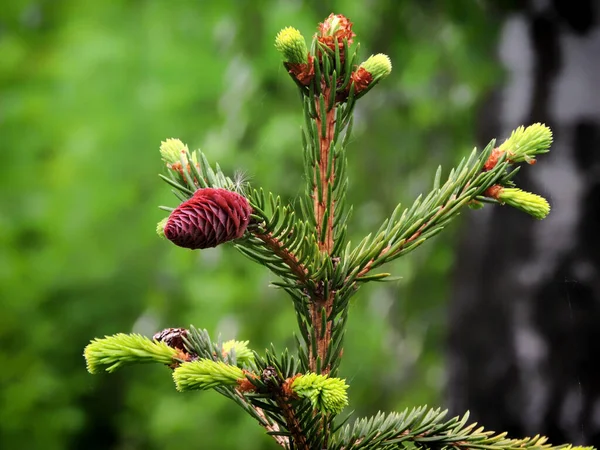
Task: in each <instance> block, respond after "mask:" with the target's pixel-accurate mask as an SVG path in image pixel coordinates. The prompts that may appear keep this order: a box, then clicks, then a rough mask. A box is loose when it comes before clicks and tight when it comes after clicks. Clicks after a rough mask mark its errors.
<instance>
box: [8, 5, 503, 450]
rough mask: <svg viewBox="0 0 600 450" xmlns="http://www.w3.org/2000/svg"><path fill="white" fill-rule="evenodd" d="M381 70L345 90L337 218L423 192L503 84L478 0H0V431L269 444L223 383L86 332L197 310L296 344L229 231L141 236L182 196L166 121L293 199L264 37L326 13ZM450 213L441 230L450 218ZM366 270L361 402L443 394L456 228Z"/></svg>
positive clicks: (194, 318) (275, 296) (355, 326)
mask: <svg viewBox="0 0 600 450" xmlns="http://www.w3.org/2000/svg"><path fill="white" fill-rule="evenodd" d="M332 11H335V12H337V13H343V14H346V15H347V16H348V17H350V19H352V20H353V21H354V22H355V27H354V30H355V32H356V33H357V35H358V38H357V40H358V41H360V42H361V55H362V56H363V57H364V59H366V58H367V57H368V56H369V55H370V54H371V53H376V52H384V53H387V54H389V55H390V57H391V59H392V61H393V64H394V71H393V73H392V76H391V77H389V78H388V79H386V80H385V81H384V82H383V83H382V84H381V85H380V86H378V87H377V88H376V89H374V90H373V91H372V92H371V93H370V94H369V95H368V96H366V97H365V98H364V99H363V100H361V101H360V102H359V106H358V109H357V112H356V120H355V129H354V136H353V143H352V145H351V148H350V150H349V156H350V161H349V166H350V178H351V187H350V199H349V200H350V203H354V204H355V212H354V216H353V219H352V222H351V231H350V232H351V235H352V239H353V240H356V239H357V238H360V237H361V236H362V235H363V234H364V233H366V232H368V231H370V230H373V229H374V228H375V227H376V226H378V224H379V223H380V222H381V221H382V220H383V219H384V218H385V216H386V215H387V214H389V213H390V212H391V211H392V210H393V208H394V206H395V205H396V204H397V202H398V201H403V202H412V199H413V198H414V197H415V196H416V195H417V194H418V193H420V192H424V191H427V190H428V189H429V186H430V183H431V182H432V178H433V173H434V170H435V167H436V166H437V164H443V165H444V166H445V167H446V168H447V169H449V168H450V167H449V166H450V165H451V164H452V163H454V162H456V160H457V159H458V157H459V155H461V154H464V153H466V152H467V151H469V150H470V149H471V147H472V145H473V142H474V138H473V131H474V130H473V129H474V117H475V113H476V106H477V102H478V101H479V100H480V99H481V96H482V94H483V93H485V92H486V91H487V90H488V89H490V88H491V87H492V86H493V85H494V83H497V81H498V76H497V70H496V67H495V66H494V64H493V61H492V59H493V58H491V56H490V55H491V50H492V48H493V43H494V39H495V33H496V29H495V25H494V22H493V20H492V18H491V17H490V14H489V11H486V10H485V9H484V8H483V7H482V6H481V4H480V3H479V2H474V1H467V0H460V1H453V2H444V1H442V0H439V1H433V0H429V1H426V2H411V1H394V0H373V1H370V2H360V1H351V0H345V1H344V0H340V1H334V2H329V3H328V2H319V1H317V0H312V1H306V2H302V1H299V0H296V1H290V2H285V1H275V0H268V1H267V0H263V1H260V0H259V1H254V2H246V3H243V2H236V1H233V0H229V1H225V0H224V1H221V2H199V1H183V0H181V1H178V2H166V1H152V0H148V1H142V0H137V1H133V0H130V1H125V0H112V1H98V2H80V1H77V0H61V1H59V0H54V1H50V0H48V1H43V0H38V1H27V0H22V1H18V0H12V1H10V0H9V1H8V2H4V3H3V5H2V8H1V9H0V143H1V146H0V158H1V162H2V163H1V164H0V187H1V192H2V196H1V197H0V245H1V251H0V367H1V370H0V448H6V449H16V448H20V449H42V448H43V449H45V450H59V449H82V448H86V449H109V448H112V449H162V450H169V449H182V448H207V449H217V448H222V449H229V448H242V447H243V448H245V449H259V448H275V447H276V446H275V444H273V443H271V442H270V438H268V437H266V436H265V435H264V433H263V430H262V429H260V428H259V427H258V426H256V424H255V423H254V422H253V421H252V420H251V419H250V418H248V417H246V416H245V415H243V414H242V412H241V410H237V409H236V408H235V406H234V405H231V404H228V403H226V402H225V400H224V399H223V398H221V397H219V396H218V395H217V394H216V393H210V392H208V393H190V394H181V393H177V392H176V391H175V389H174V386H173V384H172V381H171V379H170V373H169V369H167V368H161V367H151V368H146V367H142V368H128V369H126V370H123V371H120V372H118V373H116V374H113V375H110V376H108V375H97V376H91V375H89V374H88V373H87V372H86V371H85V364H84V360H83V357H82V351H83V348H84V346H85V345H86V344H87V343H88V342H89V340H90V339H92V338H93V337H96V336H103V335H107V334H112V333H116V332H131V331H135V332H141V333H144V334H147V335H151V334H152V333H153V332H154V331H156V330H159V329H162V328H164V327H168V326H187V325H188V324H189V323H193V324H194V325H196V326H198V327H205V328H207V329H208V330H209V331H210V332H211V333H212V334H213V335H215V336H216V335H217V334H218V333H221V334H222V336H223V337H224V338H226V339H230V338H234V337H235V338H238V339H249V340H250V341H251V345H252V346H253V348H255V349H261V348H264V347H265V346H267V345H268V344H269V343H270V342H274V343H275V344H276V346H277V347H278V348H283V347H284V346H289V347H292V346H293V340H292V336H291V334H290V331H291V330H292V329H293V327H294V326H295V319H294V317H293V311H292V307H291V303H290V302H289V301H288V299H286V298H285V295H284V294H283V293H282V292H280V291H277V290H275V289H272V288H269V287H268V283H269V280H270V279H272V276H271V275H270V274H269V273H268V272H267V271H266V269H263V268H261V267H257V266H255V265H254V264H252V263H251V262H250V261H248V260H246V259H244V258H243V257H242V256H241V255H240V254H238V253H237V252H235V250H234V249H233V248H231V247H229V246H224V248H217V249H213V250H206V251H201V252H191V251H186V250H183V249H180V248H177V247H175V246H173V245H171V244H170V243H168V242H166V241H161V240H160V239H159V238H158V237H157V236H156V235H155V224H156V222H158V221H159V220H160V219H161V218H162V217H163V214H162V213H161V211H160V210H158V209H157V205H159V204H165V205H170V206H175V205H176V204H177V202H176V199H175V197H173V196H172V194H170V192H169V189H168V188H167V186H166V185H164V184H163V183H162V182H160V181H159V179H158V177H157V176H156V174H157V173H159V172H160V171H161V170H162V167H161V162H160V158H159V155H158V147H159V145H160V142H161V140H163V139H165V138H168V137H178V138H180V139H182V140H183V141H184V142H186V143H187V144H189V146H190V148H198V147H201V148H202V149H203V150H204V151H205V152H206V153H207V154H208V155H209V157H210V158H212V161H213V162H219V163H220V164H221V166H222V167H223V168H224V169H225V170H226V171H228V172H230V173H233V172H234V171H235V170H242V171H243V172H244V174H245V175H246V176H247V177H248V178H249V179H250V181H251V183H253V185H255V186H263V187H264V188H266V189H267V190H272V191H274V192H276V193H279V194H281V195H283V196H284V197H285V198H287V199H289V200H290V201H294V198H295V197H296V196H297V195H299V194H300V193H301V192H302V189H303V188H302V183H303V180H302V177H301V173H302V171H301V166H300V165H301V150H300V132H299V128H300V124H301V108H300V105H299V102H298V94H297V92H296V89H295V87H294V85H293V83H292V81H291V80H289V79H288V76H287V74H286V73H285V70H284V69H283V67H282V65H281V63H280V60H279V55H278V54H277V52H276V51H275V50H274V48H273V40H274V36H275V35H276V33H277V32H278V31H279V30H280V29H281V28H283V27H284V26H288V25H293V26H295V27H297V28H299V29H300V30H301V31H302V32H303V33H304V34H305V36H306V37H307V38H310V36H311V35H312V34H313V32H314V29H315V26H316V24H317V22H319V21H321V20H322V19H323V18H324V17H326V16H327V15H328V14H329V13H330V12H332ZM451 234H452V233H451V232H450V235H451ZM450 235H448V233H447V235H446V236H445V238H441V239H437V240H436V241H435V243H433V245H432V244H429V245H428V246H425V247H424V248H423V249H420V250H419V251H418V252H416V253H415V254H413V255H411V256H410V257H408V258H404V259H403V260H401V261H398V262H397V263H395V264H394V265H393V267H390V271H393V272H394V273H395V274H398V275H400V276H402V279H401V280H400V281H399V282H396V283H390V284H387V285H378V286H369V287H368V288H365V289H364V290H363V291H362V292H360V293H359V295H357V296H356V298H355V300H354V304H353V306H352V310H351V318H350V324H349V330H348V337H347V344H346V346H345V360H344V362H343V365H342V370H341V375H342V376H344V377H346V378H347V380H348V382H349V383H350V384H351V388H350V391H349V393H350V402H351V405H350V408H349V409H353V410H355V411H356V414H361V415H362V414H367V413H372V412H374V411H377V410H378V409H382V410H391V409H399V408H402V407H404V406H405V405H413V404H417V403H425V402H429V403H430V404H439V403H440V402H441V398H440V392H441V389H442V387H443V382H444V372H443V360H442V345H443V336H444V303H443V302H444V300H445V298H446V297H447V293H446V286H447V284H446V277H447V274H448V269H449V267H450V266H451V265H452V261H453V253H452V246H451V239H450V238H451V236H450Z"/></svg>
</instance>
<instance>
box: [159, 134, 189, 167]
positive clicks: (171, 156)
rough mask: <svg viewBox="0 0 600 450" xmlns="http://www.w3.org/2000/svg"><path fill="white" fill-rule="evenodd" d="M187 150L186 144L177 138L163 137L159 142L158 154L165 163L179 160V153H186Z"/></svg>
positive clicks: (173, 162)
mask: <svg viewBox="0 0 600 450" xmlns="http://www.w3.org/2000/svg"><path fill="white" fill-rule="evenodd" d="M187 152H189V150H188V147H187V145H185V144H184V143H183V142H181V141H180V140H179V139H173V138H170V139H165V140H164V141H163V142H161V143H160V156H161V157H162V159H163V161H164V162H166V163H167V164H175V163H176V162H179V157H180V156H181V153H183V154H186V153H187Z"/></svg>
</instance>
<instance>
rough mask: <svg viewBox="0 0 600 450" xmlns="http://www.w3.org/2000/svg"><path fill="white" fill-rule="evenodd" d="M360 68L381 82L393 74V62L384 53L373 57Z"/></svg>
mask: <svg viewBox="0 0 600 450" xmlns="http://www.w3.org/2000/svg"><path fill="white" fill-rule="evenodd" d="M360 67H362V68H363V69H365V70H366V71H367V72H369V73H370V74H371V75H372V76H373V79H374V80H381V79H383V78H385V77H387V76H388V75H389V74H390V73H392V61H391V60H390V57H389V56H388V55H384V54H383V53H378V54H376V55H371V56H370V57H369V59H367V60H366V61H365V62H363V63H362V64H361V65H360Z"/></svg>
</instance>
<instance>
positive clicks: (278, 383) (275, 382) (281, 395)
mask: <svg viewBox="0 0 600 450" xmlns="http://www.w3.org/2000/svg"><path fill="white" fill-rule="evenodd" d="M262 379H263V382H265V384H266V385H267V386H269V389H270V391H271V394H272V396H273V400H275V403H277V406H279V409H280V410H281V414H282V415H283V417H284V419H285V424H286V428H287V429H288V431H289V432H290V434H291V437H290V443H289V446H290V448H296V449H298V450H311V449H310V447H309V445H308V442H307V441H306V436H305V435H304V431H303V430H302V427H301V426H300V422H299V421H298V418H297V417H296V413H295V411H294V409H293V408H292V406H291V405H290V402H289V401H290V398H291V397H290V392H289V389H288V386H287V385H286V381H283V380H282V379H281V378H280V377H279V376H278V375H277V372H276V370H275V369H274V368H273V367H267V368H266V369H264V370H263V376H262ZM293 444H294V445H293Z"/></svg>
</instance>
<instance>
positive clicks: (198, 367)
mask: <svg viewBox="0 0 600 450" xmlns="http://www.w3.org/2000/svg"><path fill="white" fill-rule="evenodd" d="M245 378H246V376H245V375H244V372H243V371H242V369H240V368H239V367H237V366H232V365H231V364H226V363H224V362H223V361H212V360H210V359H199V360H197V361H192V362H185V363H183V364H181V365H180V366H179V367H178V368H176V369H175V370H174V371H173V380H174V381H175V386H176V387H177V390H178V391H181V392H183V391H191V390H205V389H210V388H213V387H218V386H233V385H237V384H238V382H239V381H240V380H242V379H245Z"/></svg>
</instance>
